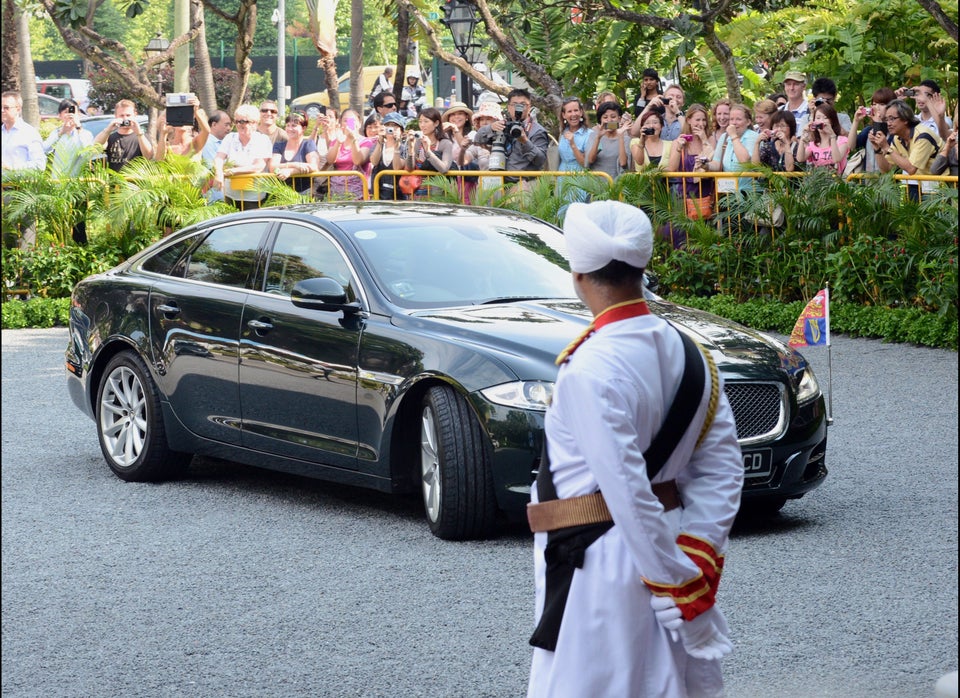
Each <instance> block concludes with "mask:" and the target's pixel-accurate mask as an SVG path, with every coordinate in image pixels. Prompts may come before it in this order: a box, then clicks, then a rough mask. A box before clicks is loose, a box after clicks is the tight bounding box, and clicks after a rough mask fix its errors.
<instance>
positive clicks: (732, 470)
mask: <svg viewBox="0 0 960 698" xmlns="http://www.w3.org/2000/svg"><path fill="white" fill-rule="evenodd" d="M564 233H565V238H566V243H567V256H568V259H569V261H570V268H571V270H572V276H573V283H574V287H575V288H576V290H577V295H578V296H579V297H580V298H581V300H583V301H584V302H585V303H586V304H587V306H588V307H589V308H590V310H591V311H592V312H593V315H594V322H593V323H592V324H591V327H590V328H589V329H588V332H586V333H584V335H583V336H582V337H581V338H580V339H578V340H577V342H575V343H574V344H573V345H571V347H570V348H568V350H567V351H566V352H564V354H562V355H561V357H560V359H558V362H560V363H561V367H560V372H559V376H558V378H557V383H556V386H555V392H554V397H553V404H552V405H551V406H550V408H549V409H548V411H547V414H546V439H547V456H548V458H547V459H546V460H547V463H542V464H541V469H543V468H548V471H547V472H544V473H542V475H541V477H540V478H538V486H537V487H536V488H534V491H533V494H532V503H531V507H530V512H529V513H530V522H531V528H533V530H534V531H536V534H535V536H534V568H535V577H536V620H537V623H538V627H537V631H536V632H535V633H534V637H533V638H532V639H531V644H534V645H535V647H536V649H535V650H534V654H533V664H532V668H531V672H530V683H529V688H528V696H530V697H534V696H544V697H549V698H561V697H563V696H571V697H583V698H588V697H589V698H599V697H602V696H610V697H616V698H649V697H653V696H663V697H670V698H683V697H691V698H700V697H703V696H710V697H713V696H722V695H723V680H722V677H721V673H720V662H719V660H720V658H721V657H723V656H725V655H727V654H729V653H730V651H732V645H731V643H730V641H729V640H728V638H727V635H728V628H727V624H726V621H725V619H724V618H723V615H722V614H721V612H720V610H719V608H717V606H716V605H715V604H714V600H715V596H716V590H717V584H718V583H719V580H720V572H721V570H722V566H723V553H724V551H725V549H726V545H727V537H728V535H729V532H730V527H731V526H732V525H733V520H734V517H735V516H736V513H737V510H738V509H739V506H740V491H741V487H742V485H743V463H742V459H741V454H740V447H739V445H738V443H737V437H736V428H735V426H734V420H733V413H732V411H731V409H730V406H729V404H728V402H727V400H726V397H725V396H724V394H723V389H722V385H721V384H720V379H719V376H718V374H717V371H716V367H715V366H714V365H713V364H712V359H710V358H709V356H708V355H707V354H705V353H698V352H697V351H696V347H695V346H694V345H691V344H686V345H685V342H686V340H682V339H681V336H680V333H679V331H678V330H677V329H676V328H674V327H673V326H671V325H670V324H668V323H667V322H666V321H664V320H662V319H660V318H658V317H656V316H654V315H651V314H650V313H649V310H648V309H647V305H646V303H645V302H644V301H643V294H642V289H641V280H642V273H643V269H644V268H645V267H646V265H647V263H648V262H649V260H650V256H651V253H652V249H653V235H652V228H651V225H650V221H649V219H648V218H647V216H646V215H645V214H644V213H643V212H642V211H640V210H639V209H637V208H635V207H633V206H630V205H627V204H623V203H620V202H615V201H600V202H594V203H590V204H583V203H574V204H571V205H570V207H569V208H568V211H567V214H566V219H565V221H564ZM690 347H693V350H692V351H693V356H694V357H695V358H696V360H697V361H699V362H701V363H700V364H699V365H696V362H693V363H691V359H689V358H686V359H685V356H687V355H688V354H689V352H690ZM698 354H699V355H698ZM687 365H694V366H695V368H696V369H697V370H698V371H700V374H699V375H701V376H705V379H701V381H702V383H703V391H702V397H700V398H699V399H697V395H699V394H700V393H699V392H696V391H699V390H700V387H701V386H700V385H699V382H700V381H698V384H697V385H696V391H694V397H693V399H692V400H687V401H686V403H688V404H689V405H690V406H691V409H687V410H686V411H687V415H686V417H685V419H684V420H678V421H682V422H683V424H687V425H688V426H686V428H685V430H684V431H682V432H681V431H679V430H677V432H676V438H674V439H673V440H674V442H675V443H676V445H675V446H674V447H673V449H672V452H671V451H667V453H666V454H664V456H665V457H664V459H662V460H663V463H662V468H661V469H660V470H659V472H657V473H656V475H654V476H653V478H652V483H651V478H650V476H649V474H648V463H647V460H646V459H645V457H644V455H645V451H647V450H648V449H649V448H650V446H651V442H652V441H654V437H655V435H658V433H659V432H660V431H661V429H662V428H664V427H665V426H666V425H664V424H663V422H664V421H665V417H666V415H667V413H668V411H669V410H670V408H671V405H672V404H673V403H674V401H675V400H680V398H681V397H682V396H679V395H677V393H678V389H679V386H680V384H681V378H682V377H683V376H684V375H685V370H686V369H685V367H686V366H687ZM683 380H684V383H683V385H684V386H685V387H689V385H690V383H688V382H687V380H688V379H687V378H683ZM679 392H683V393H685V394H688V393H689V392H690V391H687V390H684V391H679ZM681 404H684V402H683V401H681ZM690 412H693V414H692V418H691V415H690ZM671 421H672V420H671ZM680 428H682V427H680ZM678 429H679V428H678ZM650 450H651V451H653V450H654V449H650ZM667 454H669V455H667ZM650 460H651V462H652V461H653V458H651V459H650ZM543 476H549V477H550V482H547V483H546V484H547V485H551V486H550V487H548V488H545V487H543V486H542V485H543V484H544V481H543V479H542V478H543ZM545 489H549V490H550V496H549V498H551V499H552V498H553V496H554V492H553V491H554V490H555V496H556V497H557V498H558V499H556V500H554V501H551V502H545V503H542V502H543V500H544V499H547V498H548V497H547V496H545V495H544V490H545ZM598 491H599V492H600V494H598ZM583 495H589V496H588V497H581V496H583ZM578 497H579V498H581V499H577V498H578ZM598 499H599V504H600V509H601V510H602V512H603V513H601V515H600V516H599V517H595V518H590V517H591V516H593V514H592V513H590V514H587V518H586V519H583V520H585V521H601V522H603V521H604V520H605V519H606V522H605V523H599V524H596V523H594V524H592V526H600V528H597V529H595V532H594V534H593V535H592V536H591V537H590V539H591V540H592V539H593V538H595V541H594V542H592V543H588V545H587V547H586V548H585V550H581V551H580V552H577V551H576V550H573V551H571V550H572V549H570V548H567V547H563V544H562V543H561V545H560V546H559V547H557V545H555V544H551V545H550V546H549V547H550V548H551V550H550V551H549V552H546V553H545V549H546V548H548V541H551V540H553V541H557V540H560V537H562V536H563V535H564V534H565V533H569V532H571V531H573V532H575V533H579V532H582V531H590V530H591V525H587V526H580V527H573V526H570V525H569V523H567V524H563V526H565V527H562V528H558V526H559V525H560V524H557V523H556V522H558V521H559V522H563V521H565V520H566V519H565V518H564V516H565V514H566V513H569V510H570V509H571V508H575V507H574V505H576V504H579V503H581V502H583V501H585V500H589V502H590V507H588V509H590V511H593V507H594V504H596V502H597V500H598ZM552 505H556V509H555V510H548V511H545V508H549V507H550V506H552ZM568 505H569V506H568ZM558 511H559V512H560V513H559V516H557V512H558ZM580 514H582V511H581V512H579V514H575V515H574V520H576V521H578V522H582V520H581V519H577V516H579V515H580ZM610 519H612V523H611V521H610ZM551 521H553V522H554V523H553V524H551ZM547 531H549V533H548V532H547ZM551 536H557V537H556V538H551ZM558 551H559V552H558ZM548 561H549V562H548ZM548 567H549V570H548ZM564 567H566V569H567V572H568V575H567V581H566V582H564V581H563V580H562V578H563V576H564V575H563V572H562V569H563V568H564ZM558 570H560V572H557V571H558ZM571 570H572V576H571V575H570V574H569V572H570V571H571ZM557 579H560V580H561V581H560V582H559V585H560V586H561V587H563V586H565V585H566V586H568V591H567V592H566V594H565V604H564V603H563V596H564V593H561V594H559V595H557V594H555V593H553V594H551V593H548V587H549V586H551V585H553V586H552V589H553V590H554V591H555V590H556V588H557ZM548 597H550V598H549V599H548ZM558 599H559V615H558V614H557V606H558V601H557V600H558ZM545 604H546V605H547V606H548V612H547V613H546V614H545V613H544V606H545ZM551 615H552V616H554V619H555V622H553V623H551V622H550V618H549V616H551ZM557 622H559V630H557V629H556V628H555V627H552V626H555V625H556V623H557Z"/></svg>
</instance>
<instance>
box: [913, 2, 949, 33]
mask: <svg viewBox="0 0 960 698" xmlns="http://www.w3.org/2000/svg"><path fill="white" fill-rule="evenodd" d="M917 2H918V3H920V7H922V8H923V9H925V10H926V11H927V12H929V13H930V14H931V15H933V18H934V19H935V20H937V23H938V24H939V25H940V26H941V27H943V29H944V31H946V32H947V34H949V35H950V37H951V38H952V39H953V40H954V41H957V23H956V22H954V21H953V20H952V19H950V18H949V17H947V15H946V13H945V12H944V11H943V8H942V7H940V3H938V2H937V0H917Z"/></svg>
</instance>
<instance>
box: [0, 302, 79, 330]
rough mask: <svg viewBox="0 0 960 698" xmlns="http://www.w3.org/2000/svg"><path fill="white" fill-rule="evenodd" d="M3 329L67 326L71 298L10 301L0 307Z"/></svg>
mask: <svg viewBox="0 0 960 698" xmlns="http://www.w3.org/2000/svg"><path fill="white" fill-rule="evenodd" d="M0 311H2V314H3V329H5V330H19V329H24V328H27V327H54V326H57V325H60V326H66V325H68V324H69V322H70V299H69V298H32V299H30V300H26V301H22V300H9V301H4V302H3V305H0Z"/></svg>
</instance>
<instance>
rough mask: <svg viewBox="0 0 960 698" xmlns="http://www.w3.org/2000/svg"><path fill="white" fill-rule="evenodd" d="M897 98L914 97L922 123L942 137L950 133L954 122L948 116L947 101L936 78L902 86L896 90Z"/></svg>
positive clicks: (917, 113)
mask: <svg viewBox="0 0 960 698" xmlns="http://www.w3.org/2000/svg"><path fill="white" fill-rule="evenodd" d="M896 98H897V99H907V98H910V99H912V100H913V101H914V103H915V104H916V105H917V111H916V115H917V118H918V119H919V120H920V123H921V124H922V125H924V126H926V127H927V128H929V129H930V130H932V131H936V132H937V133H938V134H939V135H940V138H946V137H947V136H948V135H949V134H950V129H951V128H953V122H951V121H950V119H948V118H947V103H946V100H944V98H943V95H942V94H940V84H939V83H938V82H937V81H936V80H922V81H921V82H920V84H919V85H917V86H916V87H901V88H899V89H898V90H897V91H896Z"/></svg>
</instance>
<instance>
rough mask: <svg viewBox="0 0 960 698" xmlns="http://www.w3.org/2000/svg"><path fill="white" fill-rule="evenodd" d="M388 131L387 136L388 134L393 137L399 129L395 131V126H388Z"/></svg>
mask: <svg viewBox="0 0 960 698" xmlns="http://www.w3.org/2000/svg"><path fill="white" fill-rule="evenodd" d="M386 131H387V134H388V135H391V136H392V135H393V134H394V133H396V132H397V129H395V128H394V127H393V126H387V129H386Z"/></svg>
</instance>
